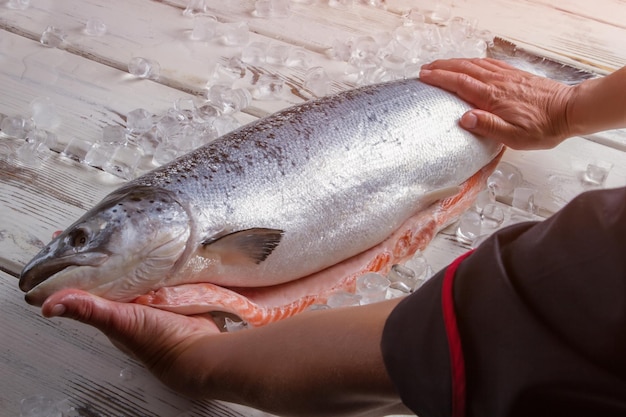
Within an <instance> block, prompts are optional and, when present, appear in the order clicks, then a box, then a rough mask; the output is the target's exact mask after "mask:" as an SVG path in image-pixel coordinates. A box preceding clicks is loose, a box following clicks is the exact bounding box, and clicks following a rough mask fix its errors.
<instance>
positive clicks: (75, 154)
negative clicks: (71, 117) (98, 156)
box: [61, 138, 93, 162]
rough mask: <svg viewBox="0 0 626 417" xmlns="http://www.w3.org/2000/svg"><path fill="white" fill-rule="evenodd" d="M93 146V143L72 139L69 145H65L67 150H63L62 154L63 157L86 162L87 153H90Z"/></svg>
mask: <svg viewBox="0 0 626 417" xmlns="http://www.w3.org/2000/svg"><path fill="white" fill-rule="evenodd" d="M92 145H93V144H92V143H91V142H88V141H86V140H82V139H78V138H72V139H70V141H69V142H68V143H67V145H65V148H64V149H63V152H61V155H63V156H65V157H66V158H70V159H73V160H75V161H80V162H84V161H85V155H87V152H89V150H90V149H91V147H92Z"/></svg>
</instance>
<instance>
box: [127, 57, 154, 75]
mask: <svg viewBox="0 0 626 417" xmlns="http://www.w3.org/2000/svg"><path fill="white" fill-rule="evenodd" d="M128 72H129V73H130V74H131V75H134V76H135V77H138V78H148V79H152V80H155V79H157V78H159V74H160V73H161V65H159V63H158V62H157V61H154V60H151V59H147V58H142V57H134V58H132V59H131V60H130V61H129V62H128Z"/></svg>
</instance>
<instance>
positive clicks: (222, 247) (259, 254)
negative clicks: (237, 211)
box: [202, 228, 284, 264]
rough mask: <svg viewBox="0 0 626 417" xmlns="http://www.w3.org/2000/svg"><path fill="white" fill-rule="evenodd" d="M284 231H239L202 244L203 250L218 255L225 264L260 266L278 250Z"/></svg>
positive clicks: (255, 229) (254, 229) (211, 238)
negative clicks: (249, 263)
mask: <svg viewBox="0 0 626 417" xmlns="http://www.w3.org/2000/svg"><path fill="white" fill-rule="evenodd" d="M283 234H284V231H282V230H278V229H264V228H253V229H246V230H239V231H236V232H232V233H228V234H226V235H221V236H217V237H210V238H207V239H205V240H204V241H203V242H202V246H203V249H204V250H205V251H210V252H213V253H216V254H218V255H219V256H220V258H221V260H222V262H224V263H243V262H253V263H255V264H260V263H261V262H263V261H264V260H265V259H267V257H268V256H270V254H271V253H272V252H273V251H274V249H276V247H277V246H278V244H279V243H280V240H281V239H282V237H283Z"/></svg>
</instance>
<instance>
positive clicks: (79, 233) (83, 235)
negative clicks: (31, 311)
mask: <svg viewBox="0 0 626 417" xmlns="http://www.w3.org/2000/svg"><path fill="white" fill-rule="evenodd" d="M190 234H191V226H190V217H189V215H188V213H187V211H186V210H185V208H184V207H183V205H181V204H180V203H179V202H178V201H177V200H176V198H175V195H174V194H173V193H172V192H170V191H167V190H163V189H158V188H154V187H147V186H132V187H126V188H122V189H120V190H119V191H116V192H113V193H112V194H110V195H109V196H107V197H106V198H105V199H104V200H103V201H102V202H100V203H99V204H98V205H96V206H95V207H94V208H93V209H91V210H89V211H88V212H87V213H85V215H83V216H82V217H81V218H80V219H79V220H78V221H76V222H75V223H74V224H72V225H71V226H70V227H68V228H67V229H66V230H64V231H63V232H62V233H61V234H59V235H58V236H56V237H55V238H54V239H53V240H52V241H51V242H50V243H49V244H48V245H47V246H46V247H44V248H43V249H42V250H41V251H40V252H39V253H38V254H37V255H35V257H34V258H33V259H32V260H31V261H30V262H29V263H28V264H27V265H26V266H25V267H24V269H23V270H22V273H21V276H20V282H19V286H20V289H21V290H22V291H24V292H26V301H27V302H28V303H29V304H33V305H41V304H42V303H43V302H44V300H45V299H46V298H47V297H48V296H50V295H51V294H52V293H54V292H56V291H59V290H61V289H64V288H76V289H82V290H85V291H88V292H91V293H93V294H96V295H99V296H102V297H105V298H108V299H111V300H116V301H130V300H132V299H133V298H135V297H137V296H138V295H141V294H144V293H146V292H148V291H150V290H153V289H156V288H159V287H160V285H161V284H162V283H163V282H164V281H165V280H166V279H167V277H168V276H169V275H170V274H171V271H172V270H173V268H175V266H176V265H177V262H179V260H180V259H181V258H182V257H183V256H184V253H185V248H186V247H187V245H188V240H189V236H190Z"/></svg>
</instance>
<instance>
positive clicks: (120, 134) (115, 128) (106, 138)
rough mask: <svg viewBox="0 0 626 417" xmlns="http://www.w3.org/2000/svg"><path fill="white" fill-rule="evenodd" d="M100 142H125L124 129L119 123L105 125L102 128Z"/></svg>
mask: <svg viewBox="0 0 626 417" xmlns="http://www.w3.org/2000/svg"><path fill="white" fill-rule="evenodd" d="M102 142H104V143H116V144H123V143H125V142H126V129H125V128H124V127H123V126H120V125H107V126H104V127H103V128H102Z"/></svg>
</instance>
